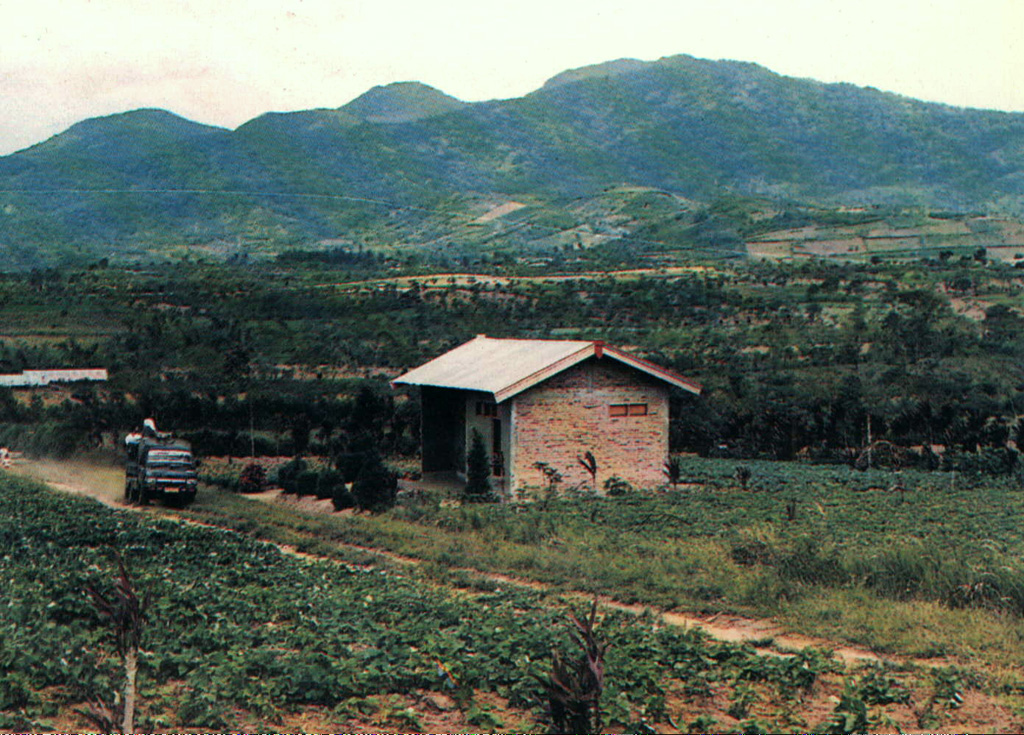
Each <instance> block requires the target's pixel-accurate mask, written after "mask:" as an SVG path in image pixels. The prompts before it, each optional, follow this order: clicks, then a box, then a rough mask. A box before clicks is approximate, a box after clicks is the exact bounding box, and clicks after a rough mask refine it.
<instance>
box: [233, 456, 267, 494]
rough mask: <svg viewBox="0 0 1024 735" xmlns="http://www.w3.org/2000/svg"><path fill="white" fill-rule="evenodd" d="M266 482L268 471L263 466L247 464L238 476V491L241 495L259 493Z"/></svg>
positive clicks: (253, 463)
mask: <svg viewBox="0 0 1024 735" xmlns="http://www.w3.org/2000/svg"><path fill="white" fill-rule="evenodd" d="M266 480H267V471H266V470H265V469H264V468H263V465H260V464H256V463H255V462H252V463H250V464H247V465H246V466H245V469H243V470H242V474H241V475H239V476H238V485H237V490H238V492H240V493H258V492H260V491H261V490H262V489H263V484H264V483H265V482H266Z"/></svg>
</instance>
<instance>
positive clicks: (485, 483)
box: [462, 429, 491, 503]
mask: <svg viewBox="0 0 1024 735" xmlns="http://www.w3.org/2000/svg"><path fill="white" fill-rule="evenodd" d="M490 476H491V463H490V461H489V460H488V458H487V449H486V448H485V447H484V439H483V437H482V436H480V432H479V431H477V430H476V429H473V438H472V440H471V442H470V445H469V454H468V455H467V456H466V487H465V489H464V490H463V492H462V499H463V500H465V501H467V502H470V503H480V502H485V501H487V500H490V499H491V481H490Z"/></svg>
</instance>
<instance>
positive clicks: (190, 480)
mask: <svg viewBox="0 0 1024 735" xmlns="http://www.w3.org/2000/svg"><path fill="white" fill-rule="evenodd" d="M124 441H125V452H126V455H127V456H126V459H125V473H124V474H125V478H124V497H125V500H126V501H128V502H129V503H131V504H133V505H136V504H138V505H146V504H147V503H149V501H150V500H157V499H159V500H162V501H163V502H164V503H166V504H168V505H176V506H180V507H184V506H186V505H188V504H189V503H191V502H192V501H193V500H195V497H196V487H197V486H198V484H199V477H198V475H197V473H196V461H195V458H194V457H193V456H192V447H191V445H190V444H189V443H188V442H186V441H183V440H181V439H176V438H175V437H174V436H173V435H172V434H169V433H166V432H160V431H157V430H156V424H155V423H154V422H153V420H152V419H146V421H145V423H144V424H143V428H142V431H141V432H134V433H131V434H129V435H128V436H127V437H125V440H124Z"/></svg>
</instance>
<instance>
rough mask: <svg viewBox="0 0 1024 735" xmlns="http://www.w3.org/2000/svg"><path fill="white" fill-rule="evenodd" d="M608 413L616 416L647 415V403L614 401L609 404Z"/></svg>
mask: <svg viewBox="0 0 1024 735" xmlns="http://www.w3.org/2000/svg"><path fill="white" fill-rule="evenodd" d="M608 415H609V416H611V417H616V416H646V415H647V404H646V403H613V404H611V405H610V406H608Z"/></svg>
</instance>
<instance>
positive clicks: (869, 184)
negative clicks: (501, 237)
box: [0, 56, 1024, 263]
mask: <svg viewBox="0 0 1024 735" xmlns="http://www.w3.org/2000/svg"><path fill="white" fill-rule="evenodd" d="M623 185H629V186H644V187H654V188H657V189H661V190H666V191H669V192H672V193H673V194H677V195H679V196H681V197H685V198H688V199H695V200H698V201H708V200H710V199H713V198H714V197H716V196H718V195H720V194H721V193H722V192H730V193H734V194H741V195H756V196H769V197H780V198H786V199H790V200H797V201H805V202H811V203H826V204H836V203H839V204H854V203H856V204H900V205H919V206H923V207H931V208H943V209H947V210H954V211H988V212H992V211H1002V212H1008V213H1011V214H1020V213H1022V212H1024V114H1011V113H1000V112H992V111H982V110H966V109H958V108H952V107H948V106H943V105H937V104H931V103H924V102H920V101H916V100H912V99H908V98H904V97H899V96H896V95H892V94H887V93H883V92H879V91H877V90H874V89H863V88H858V87H854V86H851V85H848V84H823V83H819V82H815V81H810V80H803V79H793V78H787V77H783V76H780V75H777V74H774V73H772V72H770V71H768V70H766V69H764V68H762V67H759V66H756V65H753V64H746V63H737V62H728V61H704V60H699V59H694V58H691V57H687V56H676V57H671V58H666V59H662V60H660V61H657V62H650V63H646V62H639V61H630V60H623V61H617V62H609V63H607V64H601V65H597V66H593V67H587V68H583V69H578V70H574V71H569V72H565V73H563V74H561V75H559V76H557V77H555V78H554V79H552V80H550V81H549V82H548V83H547V84H545V85H544V86H543V87H542V88H541V89H538V90H537V91H535V92H532V93H530V94H528V95H526V96H524V97H522V98H517V99H511V100H501V101H490V102H481V103H465V102H462V101H460V100H457V99H454V98H452V97H450V96H448V95H445V94H443V93H442V92H440V91H438V90H435V89H432V88H430V87H427V86H425V85H422V84H418V83H404V84H395V85H389V86H386V87H376V88H374V89H372V90H370V91H369V92H367V93H366V94H365V95H363V96H362V97H360V98H358V99H356V100H354V101H353V102H351V103H349V104H347V105H345V106H343V107H341V108H339V109H330V110H310V111H304V112H295V113H277V114H267V115H263V116H261V117H258V118H256V119H254V120H252V121H250V122H248V123H246V124H244V125H242V126H241V127H239V128H238V129H237V130H234V131H229V130H224V129H221V128H215V127H210V126H205V125H199V124H196V123H192V122H189V121H186V120H183V119H181V118H179V117H177V116H175V115H173V114H171V113H168V112H164V111H159V110H138V111H134V112H129V113H124V114H121V115H114V116H111V117H106V118H100V119H93V120H88V121H85V122H82V123H79V124H77V125H75V126H73V127H72V128H70V129H69V130H67V131H66V132H64V133H62V134H60V135H57V136H55V137H54V138H52V139H50V140H48V141H46V142H44V143H41V144H39V145H36V146H34V147H32V148H29V149H27V150H24V151H21V152H18V153H15V154H13V155H10V156H6V157H3V158H0V213H2V220H0V221H2V222H3V226H2V228H0V257H4V258H6V260H7V261H8V262H14V263H17V262H27V261H28V260H31V259H32V258H33V257H35V256H37V255H39V254H40V253H45V254H47V255H50V256H53V255H55V254H60V253H62V252H63V253H64V254H74V253H75V252H76V251H78V250H80V249H81V250H82V251H83V252H89V253H95V252H100V251H103V250H104V249H106V252H105V254H110V253H111V252H114V253H116V252H117V250H118V249H120V248H130V247H136V248H138V247H144V248H154V249H160V248H165V247H168V246H170V245H175V246H178V245H185V246H206V247H221V248H224V247H229V246H230V244H232V243H233V244H236V245H237V244H238V243H257V244H258V243H260V242H265V241H275V242H278V243H284V244H295V243H296V242H309V241H314V240H320V239H332V238H339V237H347V236H351V233H352V232H354V231H356V232H357V231H359V230H360V228H363V229H365V228H371V227H377V228H378V229H379V226H380V225H381V224H383V223H385V222H388V221H389V219H388V218H391V219H393V218H394V215H395V212H396V211H399V212H400V211H405V212H408V211H414V210H415V208H424V209H428V210H430V211H439V210H448V211H450V212H451V213H452V214H453V215H455V216H458V215H460V214H465V212H466V211H467V207H468V204H467V202H471V201H477V202H478V201H480V200H481V199H482V198H483V199H489V200H497V201H501V200H503V199H504V200H508V199H516V200H519V201H523V200H527V201H533V202H537V201H540V202H546V203H547V204H548V205H549V206H558V203H559V202H564V201H566V200H567V199H571V198H578V197H588V196H593V195H596V194H598V193H600V192H602V191H604V190H606V189H608V188H609V187H615V186H623ZM366 200H374V202H373V203H371V202H367V201H366ZM376 202H386V203H387V204H379V203H376ZM399 207H405V208H411V209H405V210H402V209H400V208H399ZM407 235H408V233H407V232H406V233H405V235H403V236H407Z"/></svg>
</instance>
